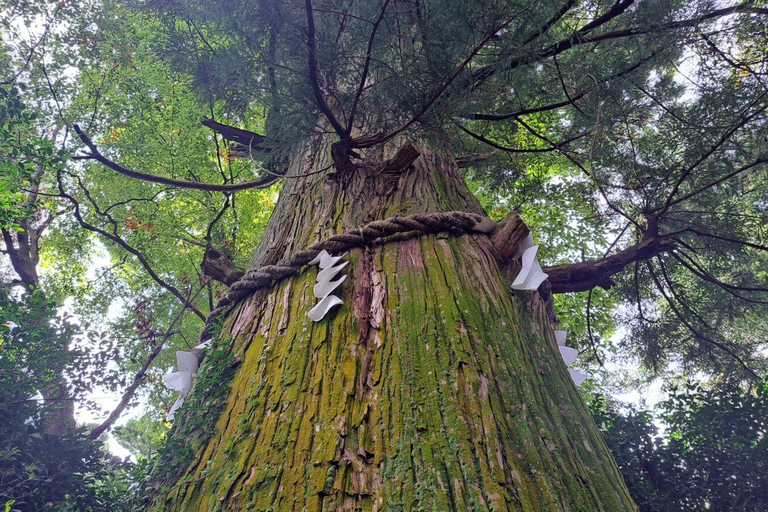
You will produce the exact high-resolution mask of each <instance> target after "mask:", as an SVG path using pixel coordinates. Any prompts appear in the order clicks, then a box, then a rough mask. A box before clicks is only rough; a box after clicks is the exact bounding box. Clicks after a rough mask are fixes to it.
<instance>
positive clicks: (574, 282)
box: [544, 237, 675, 293]
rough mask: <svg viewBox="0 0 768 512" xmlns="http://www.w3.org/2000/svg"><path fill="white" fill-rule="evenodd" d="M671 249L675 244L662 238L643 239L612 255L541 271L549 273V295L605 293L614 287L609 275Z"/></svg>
mask: <svg viewBox="0 0 768 512" xmlns="http://www.w3.org/2000/svg"><path fill="white" fill-rule="evenodd" d="M674 248H675V243H674V242H673V241H672V240H669V239H665V238H662V237H654V238H646V239H645V240H643V241H641V242H640V243H638V244H636V245H633V246H631V247H628V248H627V249H624V250H622V251H619V252H617V253H616V254H614V255H613V256H608V257H606V258H601V259H597V260H589V261H582V262H579V263H566V264H563V265H556V266H554V267H546V268H545V269H544V272H546V273H547V274H549V281H550V282H551V283H552V293H570V292H584V291H587V290H591V289H592V288H595V287H597V286H599V287H601V288H604V289H606V290H608V289H610V288H611V287H612V286H613V285H614V282H613V281H612V280H611V276H613V275H615V274H618V273H619V272H621V271H622V270H624V268H625V267H626V266H627V265H630V264H632V263H635V262H638V261H644V260H648V259H650V258H653V257H654V256H657V255H659V254H661V253H663V252H666V251H670V250H672V249H674Z"/></svg>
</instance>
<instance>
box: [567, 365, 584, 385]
mask: <svg viewBox="0 0 768 512" xmlns="http://www.w3.org/2000/svg"><path fill="white" fill-rule="evenodd" d="M568 373H570V374H571V378H572V379H573V383H574V384H576V385H577V386H581V384H582V383H583V382H584V381H585V380H587V374H586V373H582V372H580V371H579V370H574V369H573V368H568Z"/></svg>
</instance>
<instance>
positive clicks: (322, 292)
mask: <svg viewBox="0 0 768 512" xmlns="http://www.w3.org/2000/svg"><path fill="white" fill-rule="evenodd" d="M346 280H347V276H341V277H340V278H338V279H337V280H335V281H330V280H328V281H318V282H317V284H316V285H315V287H314V288H312V292H313V293H314V294H315V297H317V298H318V299H322V298H323V297H326V296H328V295H329V294H330V293H331V292H332V291H333V290H335V289H336V288H338V287H339V286H341V283H343V282H344V281H346Z"/></svg>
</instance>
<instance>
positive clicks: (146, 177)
mask: <svg viewBox="0 0 768 512" xmlns="http://www.w3.org/2000/svg"><path fill="white" fill-rule="evenodd" d="M72 128H73V129H74V130H75V133H77V135H78V137H80V140H82V141H83V144H85V145H86V146H88V149H89V150H90V151H91V152H90V153H89V154H87V155H82V156H76V157H74V158H75V159H76V160H96V161H98V162H100V163H102V164H104V165H105V166H106V167H109V168H110V169H112V170H113V171H116V172H119V173H120V174H122V175H124V176H128V177H129V178H136V179H139V180H142V181H149V182H152V183H162V184H163V185H170V186H173V187H179V188H189V189H193V190H206V191H209V192H237V191H239V190H248V189H253V188H267V187H268V186H270V185H272V184H273V183H274V182H276V181H277V180H278V179H280V178H281V176H280V175H278V174H277V173H275V174H270V175H269V176H265V177H263V178H259V179H257V180H253V181H246V182H243V183H230V184H226V185H216V184H213V183H200V182H197V181H186V180H177V179H173V178H165V177H163V176H155V175H154V174H146V173H143V172H137V171H132V170H130V169H126V168H125V167H123V166H121V165H119V164H117V163H115V162H113V161H112V160H110V159H108V158H107V157H105V156H104V155H102V154H101V152H100V151H99V149H98V148H97V147H96V145H95V144H94V143H93V141H91V139H90V138H88V136H87V135H86V134H85V133H84V132H83V130H81V129H80V127H79V126H78V125H76V124H75V125H72Z"/></svg>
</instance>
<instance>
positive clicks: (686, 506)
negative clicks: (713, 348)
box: [591, 382, 768, 512]
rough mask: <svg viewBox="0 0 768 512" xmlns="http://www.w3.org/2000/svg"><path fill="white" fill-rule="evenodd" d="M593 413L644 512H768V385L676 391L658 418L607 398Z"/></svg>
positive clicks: (689, 387)
mask: <svg viewBox="0 0 768 512" xmlns="http://www.w3.org/2000/svg"><path fill="white" fill-rule="evenodd" d="M591 408H592V414H593V416H594V418H595V421H596V422H597V424H598V427H600V429H601V430H602V432H603V436H604V437H605V440H606V442H607V443H608V446H609V448H610V450H611V453H612V454H613V456H614V457H615V458H616V462H617V463H618V464H619V467H620V469H621V472H622V474H623V475H624V480H625V482H626V483H627V486H628V487H629V490H630V492H631V493H632V497H633V498H634V499H635V501H636V502H637V504H638V506H639V507H640V509H641V510H643V511H644V512H677V511H684V510H705V509H707V510H765V509H766V508H768V467H767V465H768V437H766V423H765V419H766V418H767V417H768V385H767V384H766V382H762V383H761V384H759V385H756V386H754V387H752V388H751V389H748V390H744V389H742V388H739V387H736V386H731V385H724V386H717V387H714V388H709V389H705V388H702V387H701V386H699V385H696V384H686V385H685V386H682V387H672V388H671V389H670V390H669V398H668V399H667V400H666V401H664V402H663V403H661V404H660V406H659V408H658V412H656V413H654V414H651V413H650V412H648V411H644V410H638V409H636V408H633V407H626V406H624V407H622V408H621V409H617V406H616V404H613V403H611V402H610V401H609V400H606V399H605V398H604V397H598V398H597V399H596V400H595V401H593V403H592V406H591ZM661 426H663V428H660V427H661Z"/></svg>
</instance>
